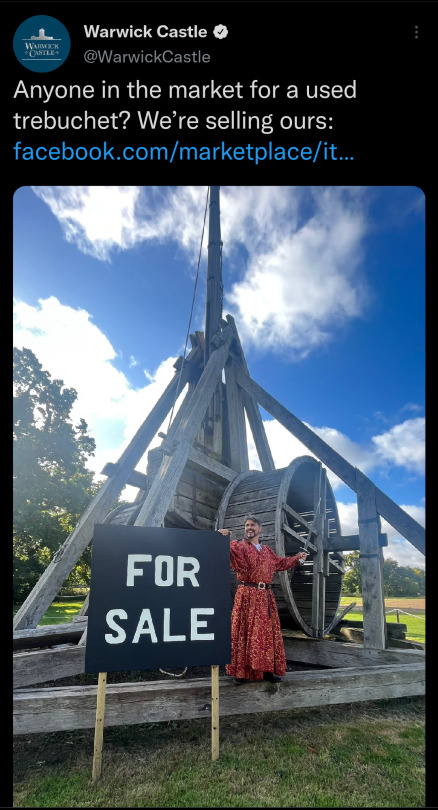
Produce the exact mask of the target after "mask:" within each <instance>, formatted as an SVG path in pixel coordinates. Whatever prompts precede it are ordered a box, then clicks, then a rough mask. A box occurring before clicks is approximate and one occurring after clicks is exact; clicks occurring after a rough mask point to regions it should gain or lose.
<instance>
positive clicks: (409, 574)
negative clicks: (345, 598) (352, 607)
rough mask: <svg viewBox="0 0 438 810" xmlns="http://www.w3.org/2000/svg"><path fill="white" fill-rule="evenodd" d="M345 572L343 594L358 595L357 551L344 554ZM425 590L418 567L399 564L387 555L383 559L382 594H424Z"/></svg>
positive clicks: (360, 588) (422, 574) (359, 584)
mask: <svg viewBox="0 0 438 810" xmlns="http://www.w3.org/2000/svg"><path fill="white" fill-rule="evenodd" d="M344 559H345V574H344V579H343V583H342V591H343V593H344V594H345V595H347V594H348V595H349V596H360V594H361V593H362V580H361V572H360V559H359V552H358V551H353V552H351V554H345V555H344ZM425 592H426V576H425V573H424V571H422V570H421V569H420V568H409V567H407V566H401V565H399V564H398V562H397V561H396V560H393V559H391V557H387V558H385V559H384V561H383V593H384V596H388V597H394V596H424V595H425Z"/></svg>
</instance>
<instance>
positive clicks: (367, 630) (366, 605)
mask: <svg viewBox="0 0 438 810" xmlns="http://www.w3.org/2000/svg"><path fill="white" fill-rule="evenodd" d="M356 475H357V484H356V491H357V514H358V523H359V540H360V554H359V560H360V571H361V579H362V593H363V628H364V645H365V646H366V647H376V648H377V649H385V647H386V642H387V636H386V621H385V597H384V593H383V552H382V549H381V548H380V545H379V533H380V518H379V515H378V513H377V508H376V500H375V490H374V486H373V484H372V483H371V481H370V480H369V479H368V478H367V477H366V476H365V475H364V474H363V473H361V472H360V470H356Z"/></svg>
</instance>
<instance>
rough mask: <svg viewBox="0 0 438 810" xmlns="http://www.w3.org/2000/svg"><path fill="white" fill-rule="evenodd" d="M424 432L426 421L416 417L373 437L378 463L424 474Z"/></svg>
mask: <svg viewBox="0 0 438 810" xmlns="http://www.w3.org/2000/svg"><path fill="white" fill-rule="evenodd" d="M425 430H426V420H425V419H424V417H417V418H416V419H408V420H406V421H405V422H402V423H401V424H400V425H394V427H392V428H391V430H388V431H387V432H386V433H382V434H380V435H379V436H374V437H373V440H372V441H373V443H374V445H375V447H376V450H377V456H378V457H379V459H380V461H381V462H382V463H388V464H397V465H398V466H402V467H405V468H406V469H407V470H412V471H413V472H415V473H419V474H424V463H425Z"/></svg>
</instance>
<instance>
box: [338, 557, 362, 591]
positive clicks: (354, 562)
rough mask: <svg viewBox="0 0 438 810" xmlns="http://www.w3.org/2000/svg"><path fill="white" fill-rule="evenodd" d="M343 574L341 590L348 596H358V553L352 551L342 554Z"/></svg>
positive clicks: (360, 578)
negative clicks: (343, 561) (343, 562)
mask: <svg viewBox="0 0 438 810" xmlns="http://www.w3.org/2000/svg"><path fill="white" fill-rule="evenodd" d="M344 560H345V574H344V579H343V583H342V590H343V592H344V593H345V594H348V595H349V596H360V594H361V593H362V577H361V574H360V562H359V552H358V551H352V552H351V553H350V554H344Z"/></svg>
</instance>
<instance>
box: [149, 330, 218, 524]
mask: <svg viewBox="0 0 438 810" xmlns="http://www.w3.org/2000/svg"><path fill="white" fill-rule="evenodd" d="M222 339H223V343H222V345H221V346H219V347H218V348H217V349H216V350H215V351H214V352H212V354H211V356H210V358H209V361H208V363H207V365H206V367H205V369H204V371H203V372H202V375H201V378H200V380H199V382H198V384H197V386H196V389H195V391H194V394H193V401H194V405H193V408H191V409H190V411H189V413H188V414H187V416H186V418H185V419H183V420H182V422H181V424H180V425H179V427H178V429H177V431H176V433H175V436H174V441H175V444H176V449H175V451H174V453H173V455H168V456H167V455H166V456H165V457H164V458H163V461H162V463H161V465H160V469H159V471H158V473H157V475H156V477H155V479H154V481H153V484H152V486H151V488H150V490H149V493H148V495H147V497H146V499H145V501H144V503H143V505H142V507H141V509H140V512H139V515H138V517H137V519H136V521H135V524H134V525H135V526H161V525H162V523H163V521H164V517H165V515H166V512H167V510H168V508H169V506H170V502H171V500H172V497H173V495H174V493H175V490H176V486H177V484H178V481H179V479H180V478H181V474H182V472H183V470H184V467H185V465H186V462H187V459H188V456H189V453H190V449H191V446H192V444H193V441H194V439H195V437H196V434H197V432H198V430H199V427H200V425H201V422H202V419H203V416H204V414H205V412H206V409H207V406H208V403H209V402H210V400H211V397H212V395H213V392H214V390H215V387H216V385H217V381H218V379H219V377H220V375H221V373H222V369H223V367H224V365H225V361H226V359H227V357H228V352H229V345H230V341H231V330H230V331H228V332H224V333H223V334H222Z"/></svg>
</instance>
